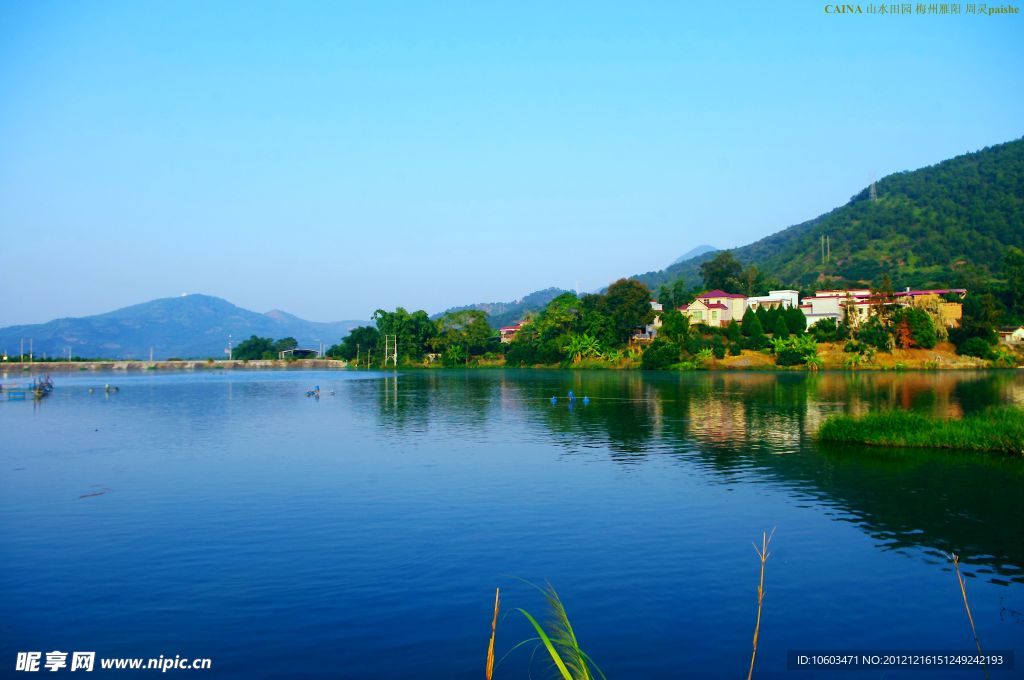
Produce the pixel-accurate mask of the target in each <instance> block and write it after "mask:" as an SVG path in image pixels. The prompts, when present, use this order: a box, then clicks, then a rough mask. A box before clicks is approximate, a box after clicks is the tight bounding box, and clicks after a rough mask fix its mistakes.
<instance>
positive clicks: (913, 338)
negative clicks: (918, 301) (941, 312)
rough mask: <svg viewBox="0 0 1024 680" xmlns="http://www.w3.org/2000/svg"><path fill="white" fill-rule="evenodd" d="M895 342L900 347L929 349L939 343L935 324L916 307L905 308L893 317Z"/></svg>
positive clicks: (924, 312)
mask: <svg viewBox="0 0 1024 680" xmlns="http://www.w3.org/2000/svg"><path fill="white" fill-rule="evenodd" d="M893 324H894V325H895V329H896V340H897V342H898V344H899V346H900V347H923V348H924V349H931V348H932V347H935V344H936V343H937V342H938V341H939V336H938V334H937V333H936V332H935V324H934V323H932V318H931V317H930V316H929V315H928V312H926V311H924V310H923V309H917V308H916V307H906V308H904V309H901V310H899V311H897V312H896V314H895V315H893Z"/></svg>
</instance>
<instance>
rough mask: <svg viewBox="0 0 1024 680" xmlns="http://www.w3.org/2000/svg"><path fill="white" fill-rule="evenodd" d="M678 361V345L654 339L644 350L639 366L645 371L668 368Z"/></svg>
mask: <svg viewBox="0 0 1024 680" xmlns="http://www.w3.org/2000/svg"><path fill="white" fill-rule="evenodd" d="M677 361H679V345H677V344H675V343H674V342H671V341H669V340H665V339H662V338H655V340H654V342H652V343H651V344H650V345H649V346H648V347H647V349H646V350H644V355H643V359H642V361H641V364H640V365H641V366H642V367H643V369H644V370H647V371H657V370H660V369H663V368H668V367H669V366H671V365H672V364H674V363H676V362H677Z"/></svg>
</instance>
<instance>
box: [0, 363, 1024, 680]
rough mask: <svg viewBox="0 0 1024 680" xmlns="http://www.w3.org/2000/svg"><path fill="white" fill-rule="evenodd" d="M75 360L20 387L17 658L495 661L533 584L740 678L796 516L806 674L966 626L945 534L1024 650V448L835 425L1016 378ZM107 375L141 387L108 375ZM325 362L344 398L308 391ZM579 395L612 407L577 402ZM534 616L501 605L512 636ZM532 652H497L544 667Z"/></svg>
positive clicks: (997, 399) (1021, 392)
mask: <svg viewBox="0 0 1024 680" xmlns="http://www.w3.org/2000/svg"><path fill="white" fill-rule="evenodd" d="M10 381H11V378H4V382H10ZM56 382H57V385H58V389H57V390H56V391H55V392H54V394H53V395H52V396H51V397H50V398H49V399H47V400H46V401H44V402H43V403H41V404H33V403H31V402H28V403H15V402H11V403H6V402H5V403H2V404H0V427H2V431H3V432H4V446H3V452H2V458H0V464H2V465H3V470H4V474H3V477H2V479H3V488H2V489H0V491H2V495H0V529H2V531H3V536H4V539H3V543H2V546H0V547H2V552H3V562H2V564H3V566H2V567H0V654H2V656H3V658H4V659H10V658H11V657H13V656H14V654H15V652H16V651H23V650H50V649H66V648H70V649H96V650H97V651H98V652H99V653H100V654H101V655H107V656H115V655H116V656H131V655H138V656H146V657H149V656H158V655H160V654H164V655H171V656H173V655H174V654H181V655H183V656H209V657H211V658H213V659H214V667H215V671H216V672H215V673H214V675H215V676H217V677H264V676H265V677H296V676H302V677H349V678H408V677H417V678H451V677H461V676H473V675H478V674H479V673H480V672H481V668H482V666H483V653H484V651H485V648H486V642H487V637H488V635H489V632H490V630H489V625H490V611H489V609H490V606H491V603H492V600H491V598H492V597H493V588H494V587H495V586H496V585H501V586H502V588H503V592H504V596H503V600H504V602H505V603H506V605H507V607H515V606H524V607H526V608H528V609H530V610H532V611H534V612H535V613H540V612H539V610H541V609H542V603H541V601H540V598H539V596H538V595H537V593H536V592H534V591H533V590H532V589H531V588H530V587H529V586H526V585H525V584H523V583H522V582H521V581H520V580H519V579H520V578H525V579H529V580H532V581H535V582H543V581H544V580H545V579H549V580H550V581H551V582H552V583H554V584H555V586H556V587H557V588H558V590H559V592H560V594H561V595H562V597H563V599H564V601H565V603H566V606H567V607H568V609H569V613H570V615H571V616H572V619H573V623H574V625H575V627H576V629H577V633H578V634H579V636H580V638H581V640H582V641H583V643H584V645H585V647H587V648H588V649H589V650H590V651H591V652H592V653H593V655H594V657H595V658H596V659H597V660H598V662H599V663H600V665H601V667H602V669H603V670H604V671H605V672H606V673H607V674H608V676H609V677H611V678H639V677H680V676H681V675H684V674H693V675H694V676H695V677H736V676H739V675H742V673H743V672H744V671H745V666H746V663H748V660H749V656H748V654H749V645H750V633H751V630H752V627H753V614H754V606H755V599H754V588H755V586H756V578H757V566H758V565H757V560H756V556H755V555H754V553H753V550H752V548H751V547H750V543H751V541H752V540H754V539H755V538H758V537H759V536H760V532H761V531H762V529H766V528H771V527H772V526H776V527H778V529H777V533H776V539H775V544H774V551H773V557H772V558H771V560H770V561H769V565H768V596H767V598H766V604H765V607H766V609H765V616H764V620H763V622H762V642H761V652H760V655H759V666H758V670H759V673H758V676H759V677H788V675H789V674H788V673H787V671H786V670H785V651H786V650H787V649H790V648H798V647H799V648H837V647H839V648H858V647H859V648H875V649H898V648H907V649H966V648H970V647H971V645H972V644H973V640H972V639H971V638H970V637H969V633H968V629H967V627H966V620H965V618H964V614H963V609H962V602H961V600H960V593H959V588H958V586H957V585H956V582H955V576H954V575H953V574H952V572H951V571H950V565H949V562H948V559H946V557H945V553H946V552H949V551H956V552H959V553H961V554H962V555H963V560H964V561H963V569H964V571H965V574H966V576H967V578H968V588H969V592H970V596H971V602H972V607H973V610H974V615H975V621H976V623H977V624H978V627H979V634H980V636H981V638H982V640H983V642H984V643H985V644H986V647H987V648H991V649H997V648H1004V649H1017V650H1018V652H1020V651H1021V644H1020V640H1022V639H1024V635H1022V633H1024V627H1022V625H1024V624H1022V623H1021V617H1019V616H1016V617H1015V616H1013V615H1012V612H1020V611H1024V601H1022V600H1024V572H1022V565H1024V516H1022V515H1024V513H1021V512H1020V509H1019V489H1020V488H1021V481H1024V470H1022V463H1021V461H1019V460H1017V459H1007V458H992V457H985V456H978V455H961V454H955V453H948V452H947V453H943V452H927V451H898V452H897V451H890V450H885V449H866V448H863V447H849V446H847V447H828V448H823V447H820V446H818V445H817V444H815V443H814V442H813V440H812V439H811V438H810V436H809V435H810V433H812V432H813V431H815V430H816V428H817V426H818V425H819V424H820V423H821V421H822V420H823V419H824V418H825V417H827V416H828V415H830V414H832V413H837V412H847V413H863V412H866V411H868V410H870V409H875V408H881V407H893V408H909V409H917V410H922V411H927V412H931V413H936V414H942V415H946V414H959V413H964V412H969V411H971V410H975V409H978V408H983V407H985V406H987V405H990V404H994V403H1007V402H1015V403H1024V382H1022V380H1021V378H1019V377H1017V376H1015V375H1013V374H957V375H950V374H939V373H930V374H913V373H910V374H898V375H893V374H870V375H869V374H845V373H823V374H821V375H807V374H771V373H765V374H685V375H674V374H658V375H640V374H633V373H618V372H586V373H572V372H555V371H553V372H542V371H473V372H458V371H451V372H449V371H437V372H433V371H431V372H410V373H402V374H398V375H396V374H390V373H388V374H384V373H312V372H306V373H304V372H290V371H283V372H260V373H257V372H251V373H246V372H238V373H211V374H157V375H153V374H144V375H123V374H118V375H90V374H84V375H72V376H58V377H57V378H56ZM105 382H111V383H115V384H118V385H119V386H120V387H121V388H122V389H121V391H120V392H119V393H117V394H110V395H107V394H105V393H103V392H102V391H100V392H94V393H92V394H90V393H89V392H88V387H89V386H94V387H95V386H101V385H102V384H103V383H105ZM317 384H319V385H320V386H321V388H322V395H323V396H322V397H321V399H319V400H315V399H310V398H306V397H303V396H302V395H303V393H304V392H305V390H307V389H310V388H311V387H312V386H313V385H317ZM570 389H571V390H573V391H574V392H575V394H576V395H577V396H578V397H580V398H581V399H582V397H583V396H584V395H586V396H588V397H589V398H590V403H589V405H587V406H583V405H582V401H577V402H576V403H575V405H573V406H572V408H570V404H569V403H568V401H567V400H566V398H565V395H566V394H567V392H568V391H569V390H570ZM330 390H334V391H335V395H334V396H330V395H329V391H330ZM553 395H556V396H558V397H559V399H558V403H557V404H555V405H552V404H551V401H550V399H551V397H552V396H553ZM506 611H507V610H506ZM528 636H529V631H528V630H527V628H526V627H525V626H524V625H523V622H522V621H521V620H520V619H519V618H517V617H516V616H513V615H507V616H506V617H504V618H503V619H502V621H501V623H500V625H499V633H498V648H499V649H498V651H499V657H500V656H501V654H503V653H504V651H505V650H508V649H510V648H511V647H512V646H513V644H514V643H515V642H516V641H518V640H521V639H524V638H526V637H528ZM529 656H530V653H529V650H525V649H524V650H520V651H519V652H515V653H513V654H512V655H511V656H510V657H509V658H508V659H506V660H505V661H504V662H503V664H502V665H501V666H500V667H499V669H498V674H497V677H499V678H500V677H527V673H528V665H529ZM4 663H7V661H4ZM533 671H534V673H536V674H542V673H543V672H544V669H543V664H541V663H540V662H539V661H538V662H535V665H534V669H533ZM971 675H972V676H973V674H971ZM890 677H895V676H890ZM913 677H919V676H918V675H916V674H915V675H914V676H913ZM945 677H956V674H953V675H950V676H945Z"/></svg>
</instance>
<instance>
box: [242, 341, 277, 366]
mask: <svg viewBox="0 0 1024 680" xmlns="http://www.w3.org/2000/svg"><path fill="white" fill-rule="evenodd" d="M231 355H232V357H234V358H235V359H241V360H244V361H249V360H254V359H276V358H277V355H276V354H275V353H274V340H273V339H272V338H259V337H256V336H255V335H252V336H250V337H249V339H248V340H243V341H242V342H240V343H238V346H236V347H235V348H234V350H232V353H231Z"/></svg>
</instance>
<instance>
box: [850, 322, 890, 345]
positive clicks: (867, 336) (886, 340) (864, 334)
mask: <svg viewBox="0 0 1024 680" xmlns="http://www.w3.org/2000/svg"><path fill="white" fill-rule="evenodd" d="M857 339H858V340H860V341H861V342H863V343H865V344H868V345H871V346H872V347H876V348H878V349H880V350H882V351H883V352H888V351H889V350H891V349H892V336H891V335H889V330H888V329H887V328H886V327H885V326H884V325H883V324H882V322H881V321H879V319H878V317H871V318H870V319H868V320H867V322H866V323H865V324H864V325H863V326H861V327H860V329H858V330H857Z"/></svg>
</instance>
